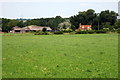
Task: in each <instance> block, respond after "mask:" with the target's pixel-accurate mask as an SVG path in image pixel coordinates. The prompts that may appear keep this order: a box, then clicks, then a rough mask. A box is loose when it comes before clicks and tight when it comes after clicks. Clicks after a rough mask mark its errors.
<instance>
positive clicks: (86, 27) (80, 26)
mask: <svg viewBox="0 0 120 80" xmlns="http://www.w3.org/2000/svg"><path fill="white" fill-rule="evenodd" d="M77 30H92V24H91V25H81V24H80V25H79V28H78V29H77Z"/></svg>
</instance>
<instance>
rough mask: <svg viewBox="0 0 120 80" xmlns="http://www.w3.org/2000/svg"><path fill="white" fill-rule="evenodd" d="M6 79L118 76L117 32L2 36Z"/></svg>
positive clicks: (4, 76)
mask: <svg viewBox="0 0 120 80" xmlns="http://www.w3.org/2000/svg"><path fill="white" fill-rule="evenodd" d="M2 47H3V48H2V50H3V58H2V60H3V63H2V65H3V73H2V76H3V78H117V77H118V35H117V34H81V35H21V34H20V35H18V34H16V35H6V34H5V35H3V44H2Z"/></svg>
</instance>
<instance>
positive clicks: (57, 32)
mask: <svg viewBox="0 0 120 80" xmlns="http://www.w3.org/2000/svg"><path fill="white" fill-rule="evenodd" d="M54 34H63V32H62V31H56V32H54Z"/></svg>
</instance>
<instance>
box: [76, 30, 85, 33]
mask: <svg viewBox="0 0 120 80" xmlns="http://www.w3.org/2000/svg"><path fill="white" fill-rule="evenodd" d="M75 34H87V31H81V30H79V31H77V32H76V33H75Z"/></svg>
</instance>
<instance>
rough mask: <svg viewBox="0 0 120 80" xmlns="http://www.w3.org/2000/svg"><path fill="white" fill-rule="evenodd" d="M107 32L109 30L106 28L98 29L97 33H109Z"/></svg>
mask: <svg viewBox="0 0 120 80" xmlns="http://www.w3.org/2000/svg"><path fill="white" fill-rule="evenodd" d="M107 32H108V30H105V29H103V30H98V31H96V33H107Z"/></svg>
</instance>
